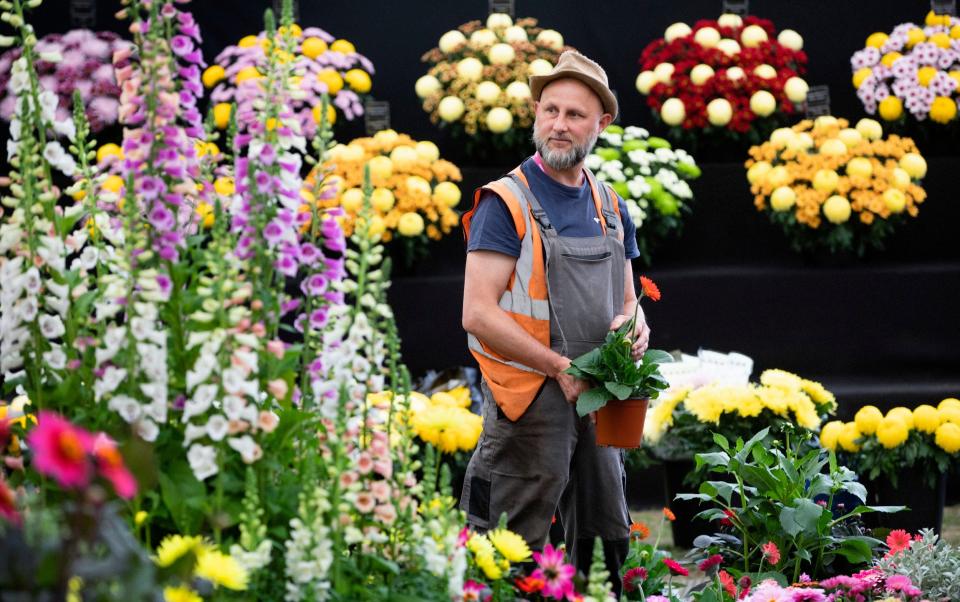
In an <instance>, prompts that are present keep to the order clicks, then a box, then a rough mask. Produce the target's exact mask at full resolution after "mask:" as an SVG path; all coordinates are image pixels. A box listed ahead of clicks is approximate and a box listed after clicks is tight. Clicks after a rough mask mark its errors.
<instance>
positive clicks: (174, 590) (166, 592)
mask: <svg viewBox="0 0 960 602" xmlns="http://www.w3.org/2000/svg"><path fill="white" fill-rule="evenodd" d="M163 600H164V602H203V598H201V597H200V595H199V594H197V592H195V591H193V590H192V589H190V588H189V587H186V586H180V587H169V586H168V587H165V588H163Z"/></svg>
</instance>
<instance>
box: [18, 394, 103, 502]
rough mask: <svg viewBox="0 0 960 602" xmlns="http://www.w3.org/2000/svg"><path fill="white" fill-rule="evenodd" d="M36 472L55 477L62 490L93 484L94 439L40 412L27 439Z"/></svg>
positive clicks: (76, 428) (68, 424)
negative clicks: (92, 455)
mask: <svg viewBox="0 0 960 602" xmlns="http://www.w3.org/2000/svg"><path fill="white" fill-rule="evenodd" d="M27 444H28V445H29V446H30V448H31V449H32V450H33V466H34V468H36V469H37V472H39V473H41V474H45V475H47V476H50V477H53V478H54V479H55V480H56V481H57V482H58V483H60V485H61V486H63V487H68V488H80V487H86V486H87V485H88V484H89V483H90V477H91V476H92V475H93V465H92V463H91V462H90V455H89V454H90V451H91V450H92V447H93V435H91V434H90V433H89V432H87V431H85V430H84V429H82V428H80V427H77V426H74V425H73V424H71V423H70V422H69V421H68V420H67V419H66V418H63V417H62V416H60V415H59V414H56V413H54V412H47V411H42V412H40V416H39V420H38V421H37V426H36V427H34V429H33V430H32V431H30V434H29V435H27Z"/></svg>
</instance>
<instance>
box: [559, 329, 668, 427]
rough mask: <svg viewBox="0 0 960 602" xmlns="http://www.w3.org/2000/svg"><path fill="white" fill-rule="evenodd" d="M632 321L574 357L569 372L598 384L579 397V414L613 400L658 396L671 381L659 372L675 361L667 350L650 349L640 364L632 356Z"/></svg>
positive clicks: (594, 409) (584, 414)
mask: <svg viewBox="0 0 960 602" xmlns="http://www.w3.org/2000/svg"><path fill="white" fill-rule="evenodd" d="M635 319H636V317H634V319H633V320H628V321H627V322H624V323H623V325H622V326H620V328H618V329H617V330H615V331H611V332H608V333H607V337H606V340H605V341H604V343H603V345H601V346H600V347H597V348H596V349H593V350H591V351H589V352H587V353H585V354H583V355H581V356H580V357H578V358H576V359H574V360H573V361H572V362H571V364H570V367H569V368H567V370H566V373H567V374H570V375H572V376H574V377H576V378H579V379H582V380H590V381H592V382H595V383H599V384H598V385H597V386H595V387H594V388H592V389H589V390H587V391H584V392H583V393H581V394H580V397H578V398H577V413H578V414H579V415H581V416H586V415H587V414H589V413H590V412H595V411H597V410H599V409H600V408H602V407H603V406H605V405H606V404H607V402H608V401H610V400H612V399H619V400H621V401H622V400H624V399H656V398H657V395H659V394H660V391H663V390H664V389H666V388H667V386H668V383H667V381H666V379H665V378H663V376H662V375H661V374H660V370H659V367H660V364H662V363H665V362H672V361H673V356H671V355H670V354H669V353H667V352H666V351H659V350H657V349H649V350H647V352H646V353H644V354H643V358H642V359H641V360H640V362H639V363H637V362H636V361H635V360H634V359H633V356H632V355H631V350H630V347H631V345H632V342H631V340H630V338H629V336H628V333H632V332H633V327H634V324H635Z"/></svg>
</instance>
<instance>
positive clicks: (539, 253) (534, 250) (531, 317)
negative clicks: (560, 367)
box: [462, 167, 623, 420]
mask: <svg viewBox="0 0 960 602" xmlns="http://www.w3.org/2000/svg"><path fill="white" fill-rule="evenodd" d="M583 171H584V173H585V174H586V177H587V181H588V182H589V184H590V190H591V192H592V193H593V202H594V205H595V206H596V210H597V216H598V218H599V221H600V225H601V227H602V229H603V232H604V234H606V231H607V219H608V218H612V217H613V216H605V215H604V213H605V212H604V210H603V207H604V205H606V206H607V207H610V206H611V205H612V206H613V208H614V211H615V213H616V219H618V220H619V217H620V206H619V204H618V203H617V196H616V193H614V192H613V191H612V190H611V189H610V188H609V187H608V186H607V185H602V186H598V184H599V182H598V181H597V180H596V178H595V177H594V175H593V174H592V173H590V170H588V169H586V168H584V170H583ZM485 190H488V191H491V192H494V193H495V194H496V195H497V196H499V197H500V198H501V199H503V202H504V203H506V205H507V209H509V210H510V215H511V217H513V225H514V227H515V228H516V229H517V237H518V238H520V256H519V257H518V258H517V264H516V267H515V268H514V272H513V274H512V275H511V276H510V281H509V282H508V283H507V289H506V290H505V291H504V292H503V295H501V297H500V308H501V309H503V310H504V311H505V312H507V315H509V316H510V317H511V318H513V320H514V321H515V322H516V323H517V324H519V325H520V327H521V328H523V329H524V330H526V331H527V332H528V333H530V335H532V336H533V338H535V339H536V340H538V341H539V342H540V343H541V344H543V345H544V346H546V347H549V346H550V301H549V299H548V297H547V276H546V261H545V259H544V256H543V243H542V242H541V240H540V229H539V227H538V226H537V221H536V220H537V218H536V216H535V215H534V213H533V210H532V209H531V207H530V203H529V202H528V201H527V198H526V197H527V195H530V196H532V195H533V193H532V192H531V191H530V186H529V184H528V183H527V178H526V176H524V175H523V171H522V170H521V169H520V168H519V167H517V168H515V169H514V170H513V171H511V172H510V174H509V175H507V176H504V177H502V178H500V179H499V180H497V181H495V182H491V183H489V184H487V185H486V186H483V187H481V188H478V189H477V190H476V192H475V193H474V199H473V208H472V209H471V210H470V211H468V212H467V213H464V214H463V218H462V222H463V233H464V237H465V239H467V240H469V238H470V220H471V219H472V218H473V214H474V212H475V211H476V210H477V206H478V205H479V204H480V197H481V195H482V194H483V192H484V191H485ZM605 200H606V201H607V203H606V204H605V203H604V201H605ZM617 230H618V235H619V236H620V237H621V238H622V237H623V229H622V228H618V229H617ZM467 343H468V347H469V349H470V353H471V354H473V357H474V358H475V359H476V360H477V363H478V364H479V365H480V372H481V373H482V374H483V378H484V380H485V381H486V383H487V386H488V387H490V391H491V393H493V398H494V400H495V401H496V402H497V405H498V406H499V407H500V409H501V410H502V411H503V413H504V414H505V415H506V416H507V418H509V419H510V420H517V419H519V418H520V416H522V415H523V413H524V412H525V411H526V410H527V408H528V407H529V406H530V404H531V403H533V400H534V398H535V397H536V396H537V393H538V392H539V390H540V387H541V386H542V385H543V383H544V380H545V379H546V375H545V374H544V373H543V372H540V371H539V370H535V369H534V368H531V367H529V366H525V365H524V364H521V363H520V362H516V361H513V360H511V359H510V358H509V357H505V356H503V355H501V354H500V353H497V352H496V351H494V350H493V349H492V348H490V347H489V346H488V345H487V344H486V343H484V342H483V341H481V340H480V339H478V338H477V337H476V336H474V335H473V334H470V333H468V334H467Z"/></svg>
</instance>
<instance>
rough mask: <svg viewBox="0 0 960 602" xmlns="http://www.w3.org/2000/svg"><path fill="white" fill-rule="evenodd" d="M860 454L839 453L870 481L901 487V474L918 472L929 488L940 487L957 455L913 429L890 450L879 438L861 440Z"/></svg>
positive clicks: (849, 464)
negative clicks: (879, 481)
mask: <svg viewBox="0 0 960 602" xmlns="http://www.w3.org/2000/svg"><path fill="white" fill-rule="evenodd" d="M859 444H860V451H858V452H855V453H853V452H845V451H840V452H839V453H838V455H839V456H840V457H841V458H842V459H843V460H844V462H845V463H846V464H847V465H848V466H850V467H851V468H852V469H854V470H855V471H856V472H857V473H858V474H860V475H863V476H864V477H866V478H867V479H869V480H871V481H876V480H877V479H880V478H883V479H887V480H889V481H890V484H891V485H893V486H894V487H897V486H898V483H899V481H900V473H901V472H902V471H905V470H910V471H919V472H920V473H922V475H923V480H924V483H925V484H926V486H927V487H929V488H930V489H934V488H935V487H936V485H937V479H938V478H940V475H943V474H946V473H947V472H948V471H949V470H950V466H951V465H952V462H953V456H954V454H948V453H947V452H945V451H944V450H943V449H942V448H941V447H940V446H938V445H937V444H936V443H935V442H934V436H933V435H932V434H928V433H923V432H920V431H917V430H914V429H911V430H910V434H909V435H908V437H907V440H906V441H904V442H903V443H902V444H900V445H898V446H896V447H894V448H892V449H890V448H886V447H884V446H883V444H882V443H880V441H879V440H877V437H876V435H871V436H864V437H862V438H861V439H860V440H859Z"/></svg>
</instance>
